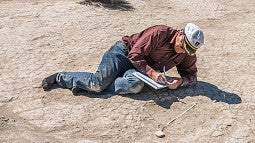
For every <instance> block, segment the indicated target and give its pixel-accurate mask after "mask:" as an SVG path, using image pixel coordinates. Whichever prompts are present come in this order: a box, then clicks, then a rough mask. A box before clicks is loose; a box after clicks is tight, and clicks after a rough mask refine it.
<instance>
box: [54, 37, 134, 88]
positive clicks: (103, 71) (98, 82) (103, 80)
mask: <svg viewBox="0 0 255 143" xmlns="http://www.w3.org/2000/svg"><path fill="white" fill-rule="evenodd" d="M127 54H128V51H127V49H126V46H125V45H124V44H123V42H120V41H119V42H117V43H116V44H114V45H113V46H112V47H111V48H110V49H109V50H108V51H107V52H106V53H105V54H104V56H103V58H102V61H101V63H100V65H99V67H98V69H97V71H96V72H95V73H89V72H61V73H59V74H58V75H57V77H56V82H57V83H58V84H59V85H60V86H62V87H65V88H70V89H71V88H80V89H84V90H88V91H94V92H100V91H102V90H104V89H105V88H106V87H107V86H108V85H109V84H111V83H112V82H113V81H114V80H115V79H116V78H117V76H119V75H122V74H123V73H124V72H125V71H126V70H127V69H130V68H133V65H132V63H131V62H130V61H129V59H128V58H127Z"/></svg>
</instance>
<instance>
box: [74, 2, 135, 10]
mask: <svg viewBox="0 0 255 143" xmlns="http://www.w3.org/2000/svg"><path fill="white" fill-rule="evenodd" d="M77 3H78V4H81V5H93V6H99V7H104V8H107V9H111V10H124V11H131V10H134V7H133V6H132V5H131V4H130V3H129V2H127V1H125V0H80V1H78V2H77Z"/></svg>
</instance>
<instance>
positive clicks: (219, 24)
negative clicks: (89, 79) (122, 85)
mask: <svg viewBox="0 0 255 143" xmlns="http://www.w3.org/2000/svg"><path fill="white" fill-rule="evenodd" d="M128 2H129V6H130V7H124V8H130V10H127V11H125V10H123V6H120V7H118V6H117V8H116V7H115V9H109V7H108V8H104V7H95V6H89V5H82V4H78V3H76V1H74V0H58V1H53V0H45V1H36V0H21V1H18V0H0V39H1V40H0V61H1V64H0V142H19V143H20V142H89V143H90V142H122V143H126V142H146V143H147V142H152V143H158V142H229V143H230V142H231V143H235V142H236V143H240V142H245V143H248V142H249V143H252V142H255V96H254V92H255V89H254V87H255V76H254V74H255V72H254V70H255V67H254V65H255V51H254V47H253V46H254V39H255V17H254V14H255V9H254V7H255V1H252V0H250V1H245V0H231V1H230V0H227V1H220V0H191V1H189V2H185V1H181V0H141V1H140V0H139V1H136V0H129V1H128ZM116 9H117V10H116ZM118 9H122V10H118ZM187 22H194V23H196V24H197V25H199V26H200V27H201V28H202V29H203V30H204V32H205V35H206V39H205V42H206V43H205V45H204V47H203V48H201V49H200V50H199V52H198V53H197V55H198V63H197V66H198V68H199V73H198V79H199V82H198V84H197V86H195V87H193V88H188V89H187V88H181V89H178V90H176V91H167V90H161V91H153V90H152V89H150V88H149V87H146V88H145V89H144V91H143V92H142V93H141V94H137V95H127V96H120V95H116V96H109V95H107V94H105V95H89V94H88V93H86V92H84V93H81V94H80V96H74V95H73V94H72V93H71V92H70V91H69V90H67V89H59V88H58V89H54V90H52V91H50V92H44V91H43V90H42V89H41V88H38V87H39V85H40V83H41V80H42V79H43V78H44V77H45V76H48V75H49V74H52V73H55V72H59V71H91V72H93V71H95V70H96V67H97V66H98V64H99V62H100V59H101V57H102V54H103V53H104V52H105V51H106V50H107V49H108V48H109V47H110V46H111V45H112V44H114V42H116V41H117V40H120V38H121V37H122V36H124V35H129V34H132V33H135V32H138V31H141V30H143V29H145V28H147V27H148V26H152V25H155V24H165V25H170V26H173V27H176V28H182V27H184V26H185V25H186V23H187ZM168 74H169V75H175V74H176V73H175V70H172V71H170V72H168ZM178 98H179V102H178ZM194 103H197V105H196V106H195V108H193V109H191V110H190V111H188V112H187V113H186V114H184V115H183V116H182V117H180V118H179V119H177V120H176V121H174V122H173V123H171V124H170V125H169V126H168V127H167V128H166V129H165V130H164V132H165V134H166V136H165V137H164V138H157V137H156V136H155V135H154V132H155V131H158V130H159V129H160V128H161V127H163V126H164V125H165V124H166V123H167V122H168V121H170V120H171V119H173V118H174V117H176V116H178V115H179V114H181V113H182V112H183V111H184V110H186V109H187V108H188V107H190V106H191V105H193V104H194Z"/></svg>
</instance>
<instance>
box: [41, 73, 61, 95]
mask: <svg viewBox="0 0 255 143" xmlns="http://www.w3.org/2000/svg"><path fill="white" fill-rule="evenodd" d="M57 75H58V73H55V74H53V75H50V76H48V77H46V78H44V79H43V81H42V88H43V90H44V91H49V90H51V88H52V87H53V85H55V84H57V81H56V77H57Z"/></svg>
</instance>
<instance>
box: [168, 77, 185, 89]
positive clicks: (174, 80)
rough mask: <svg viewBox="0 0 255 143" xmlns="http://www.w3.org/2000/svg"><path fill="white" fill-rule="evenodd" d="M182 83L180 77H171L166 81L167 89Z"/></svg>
mask: <svg viewBox="0 0 255 143" xmlns="http://www.w3.org/2000/svg"><path fill="white" fill-rule="evenodd" d="M181 84H182V78H178V77H172V78H171V81H168V82H167V87H168V88H169V89H177V88H178V87H179V86H180V85H181Z"/></svg>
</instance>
